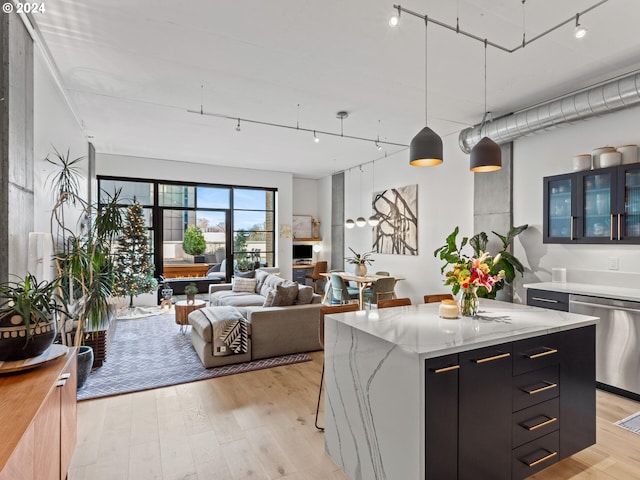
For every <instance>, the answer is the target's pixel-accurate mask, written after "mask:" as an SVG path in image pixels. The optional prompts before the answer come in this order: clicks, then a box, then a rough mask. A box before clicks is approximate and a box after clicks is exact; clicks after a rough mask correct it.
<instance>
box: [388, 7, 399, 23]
mask: <svg viewBox="0 0 640 480" xmlns="http://www.w3.org/2000/svg"><path fill="white" fill-rule="evenodd" d="M397 9H398V12H397V13H396V12H393V14H392V15H391V16H390V17H389V26H390V27H397V26H398V24H399V23H400V7H397Z"/></svg>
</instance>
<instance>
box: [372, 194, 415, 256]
mask: <svg viewBox="0 0 640 480" xmlns="http://www.w3.org/2000/svg"><path fill="white" fill-rule="evenodd" d="M372 203H373V205H372V206H373V212H374V214H375V215H377V216H378V218H379V219H380V223H378V225H377V226H375V227H373V250H374V251H375V252H376V253H390V254H395V255H418V185H407V186H405V187H399V188H390V189H388V190H385V191H383V192H376V193H374V194H373V202H372Z"/></svg>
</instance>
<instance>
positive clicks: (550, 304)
mask: <svg viewBox="0 0 640 480" xmlns="http://www.w3.org/2000/svg"><path fill="white" fill-rule="evenodd" d="M527 305H531V306H532V307H542V308H548V309H550V310H561V311H563V312H568V311H569V294H568V293H561V292H550V291H547V290H536V289H532V288H528V289H527Z"/></svg>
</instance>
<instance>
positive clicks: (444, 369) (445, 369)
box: [434, 365, 460, 373]
mask: <svg viewBox="0 0 640 480" xmlns="http://www.w3.org/2000/svg"><path fill="white" fill-rule="evenodd" d="M459 368H460V365H451V366H450V367H442V368H437V369H435V370H434V372H435V373H444V372H450V371H451V370H458V369H459Z"/></svg>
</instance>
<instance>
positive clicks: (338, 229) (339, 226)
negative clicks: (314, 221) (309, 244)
mask: <svg viewBox="0 0 640 480" xmlns="http://www.w3.org/2000/svg"><path fill="white" fill-rule="evenodd" d="M329 268H330V269H336V268H340V269H342V268H344V172H342V173H337V174H335V175H333V176H332V177H331V263H330V265H329Z"/></svg>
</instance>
